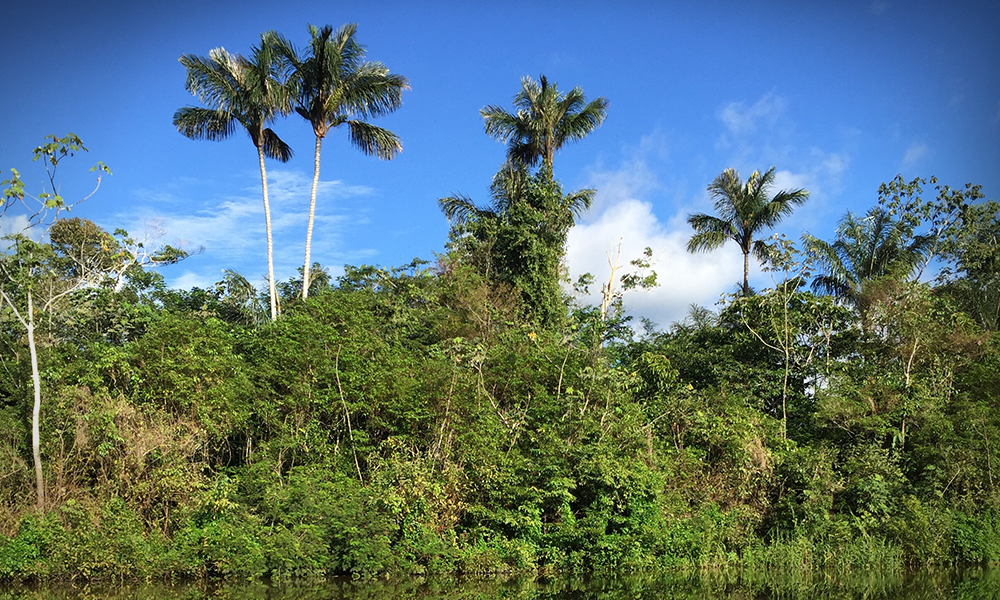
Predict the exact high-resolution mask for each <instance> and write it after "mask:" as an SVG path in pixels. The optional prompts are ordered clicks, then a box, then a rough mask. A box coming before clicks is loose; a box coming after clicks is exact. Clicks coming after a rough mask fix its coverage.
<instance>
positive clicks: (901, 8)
mask: <svg viewBox="0 0 1000 600" xmlns="http://www.w3.org/2000/svg"><path fill="white" fill-rule="evenodd" d="M486 6H489V8H485V7H486ZM4 21H5V35H4V36H3V37H2V38H0V49H2V52H3V56H6V57H8V58H7V65H6V69H5V78H4V79H5V82H4V87H3V91H2V92H0V109H2V110H0V114H2V115H3V116H2V118H0V168H2V169H3V171H4V173H5V174H6V173H9V168H11V167H16V168H18V169H19V170H20V171H21V173H22V175H24V176H25V178H26V180H27V181H28V183H29V189H34V190H40V189H41V183H42V181H43V177H44V175H43V173H42V171H41V170H40V165H38V164H32V163H31V162H30V151H31V149H32V148H33V147H35V146H36V145H38V144H39V143H40V142H41V140H42V138H43V136H45V135H47V134H51V133H56V134H59V135H63V134H65V133H66V132H69V131H72V132H74V133H76V134H77V135H79V136H80V137H81V138H82V139H83V140H84V143H85V144H86V145H87V146H88V148H89V149H90V153H89V155H85V156H83V157H81V158H79V159H74V161H75V163H76V164H70V163H66V166H65V168H64V169H63V170H62V172H61V173H60V178H61V181H62V185H63V193H64V195H65V196H67V197H72V196H73V194H81V193H85V191H88V190H87V188H86V186H87V184H88V183H89V181H90V180H89V179H88V176H87V174H86V173H85V169H84V167H89V166H90V165H91V164H92V163H93V162H94V161H97V160H101V161H104V162H105V163H107V164H108V165H109V166H110V168H111V169H112V171H113V172H114V175H113V176H112V177H110V178H106V179H105V181H104V183H103V185H102V187H101V189H100V191H99V192H98V193H97V194H96V195H95V196H94V197H93V198H91V199H90V200H88V201H87V202H86V203H84V204H81V205H80V206H79V207H78V208H77V209H76V210H75V211H74V214H76V215H78V216H82V217H86V218H89V219H92V220H94V221H95V222H97V223H98V224H100V225H102V226H104V227H105V228H108V229H111V228H114V227H124V228H127V229H128V230H129V231H130V232H132V233H133V234H134V235H137V236H140V237H142V236H146V235H148V236H150V238H156V239H158V241H159V243H171V244H178V243H182V244H185V245H186V246H187V247H189V248H196V247H199V246H204V248H205V250H204V252H202V253H201V254H199V255H197V256H193V257H192V258H190V259H188V260H187V261H184V262H183V263H181V264H179V265H175V266H173V267H170V268H168V269H165V270H164V275H165V276H166V277H167V279H168V281H169V282H170V283H171V284H173V285H176V286H179V287H190V286H193V285H199V286H207V285H210V284H211V283H213V282H214V281H217V280H218V279H220V278H221V271H222V269H224V268H235V269H237V270H239V271H241V272H242V273H243V274H245V275H246V276H247V277H249V278H250V279H251V280H254V281H261V277H262V275H263V274H264V273H266V261H265V254H264V250H265V245H264V232H263V230H264V225H263V212H262V209H261V202H260V181H259V174H258V171H257V165H256V156H255V151H254V148H253V146H252V144H251V143H250V141H249V139H248V138H247V137H246V136H245V135H244V134H242V133H240V134H238V135H236V136H234V137H233V138H232V139H230V140H228V141H224V142H206V141H192V140H189V139H186V138H184V137H183V136H181V135H180V134H179V133H177V131H176V130H175V129H174V127H173V126H172V124H171V119H172V115H173V113H174V111H175V110H176V109H178V108H180V107H182V106H185V105H191V104H195V99H194V98H193V97H192V96H190V95H189V94H188V93H187V92H186V91H185V90H184V68H183V67H182V66H181V65H180V63H179V62H178V61H177V59H178V57H179V56H180V55H181V54H183V53H193V54H201V55H207V54H208V51H209V50H210V49H212V48H214V47H217V46H223V47H225V48H226V49H227V50H229V51H231V52H248V51H249V49H250V46H251V45H252V44H254V43H255V42H256V41H258V40H259V36H260V34H261V33H262V32H263V31H266V30H268V29H275V30H277V31H279V32H281V33H282V34H284V35H285V36H286V37H288V38H290V39H291V40H292V41H294V42H296V43H297V44H299V45H300V46H302V45H304V44H305V41H306V39H307V35H308V33H307V29H306V26H307V24H308V23H313V24H316V25H324V24H331V25H333V26H335V27H337V26H339V25H341V24H344V23H347V22H356V23H358V34H357V37H358V39H359V40H360V41H361V42H362V43H364V44H365V45H366V46H367V48H368V58H369V59H371V60H379V61H382V62H384V63H385V64H386V65H387V66H388V67H389V68H390V69H391V70H392V71H394V72H396V73H400V74H402V75H405V76H406V77H407V78H409V80H410V83H411V86H412V90H411V91H409V92H406V93H405V94H404V104H403V107H402V108H401V109H400V110H399V111H398V112H397V113H395V114H393V115H391V116H389V117H386V118H382V119H379V120H377V121H376V122H377V124H379V125H381V126H384V127H387V128H389V129H392V130H393V131H395V132H396V133H398V134H399V135H400V136H401V137H402V139H403V146H404V151H403V153H402V154H401V155H400V156H399V157H397V158H396V159H394V160H392V161H389V162H384V161H379V160H377V159H374V158H371V157H366V156H364V155H362V154H360V153H359V152H358V151H356V150H355V149H353V148H352V147H351V146H350V145H349V144H348V142H347V140H346V137H345V134H344V132H342V131H334V132H332V133H331V134H330V135H329V136H328V137H327V140H326V141H325V143H324V153H323V165H322V180H323V184H322V189H321V193H320V198H319V205H318V209H317V212H318V217H317V226H316V232H315V235H314V248H313V258H314V259H315V260H318V261H320V262H321V263H323V264H324V265H328V266H330V267H331V271H333V272H334V273H335V274H336V273H339V272H340V271H341V266H342V265H343V264H345V263H348V264H362V263H367V264H381V265H387V266H388V265H398V264H402V263H405V262H408V261H409V260H410V259H412V258H414V257H421V258H425V259H431V260H433V256H434V253H435V252H441V251H442V250H443V247H444V243H445V241H446V239H447V231H448V225H447V222H446V221H445V219H444V217H443V216H442V215H441V213H440V212H439V210H438V208H437V203H436V200H437V198H440V197H442V196H447V195H450V194H452V193H455V192H462V193H466V194H469V195H470V196H472V197H473V199H475V200H478V201H480V202H484V203H485V202H486V200H487V188H488V184H489V181H490V177H491V176H492V174H493V173H494V172H495V171H496V169H497V167H498V166H499V164H500V162H501V161H502V159H503V155H504V148H503V146H502V145H501V144H499V143H497V142H495V141H493V140H491V139H490V138H488V137H487V136H486V135H485V134H484V133H483V129H482V121H481V118H480V116H479V112H478V111H479V109H480V108H482V107H483V106H485V105H487V104H500V105H503V106H508V107H509V106H510V102H511V98H512V97H513V95H514V94H515V93H516V92H517V90H518V89H519V86H520V78H521V77H522V76H524V75H530V76H532V77H535V78H537V77H538V75H539V74H545V75H546V76H547V77H548V79H549V81H555V82H558V85H559V88H560V89H569V88H572V87H573V86H580V87H582V88H583V90H584V91H585V92H586V94H587V96H588V98H595V97H597V96H604V97H606V98H607V99H608V100H609V102H610V106H609V109H608V119H607V121H606V122H605V124H604V125H603V126H602V127H601V128H600V129H599V130H598V131H596V132H595V133H594V134H592V135H591V136H590V137H589V138H587V139H586V140H584V141H582V142H580V143H577V144H574V145H571V146H567V147H566V148H564V149H563V151H562V152H561V153H560V154H559V155H557V157H556V162H555V174H556V177H557V178H558V179H560V180H561V181H562V183H563V185H564V187H565V188H566V189H578V188H581V187H596V188H597V190H598V196H597V203H596V204H595V206H594V208H593V210H591V212H590V213H589V214H588V215H586V216H585V217H584V218H583V219H582V220H581V222H580V224H579V225H578V227H577V228H575V229H574V230H573V232H572V233H571V236H570V243H569V248H568V255H567V261H568V266H569V269H570V271H571V273H572V274H573V276H574V277H575V275H577V274H579V273H580V272H583V271H590V272H592V273H593V274H594V275H595V276H596V277H597V279H598V280H602V279H604V278H606V277H607V274H608V272H609V267H608V258H607V257H608V254H609V253H610V254H612V255H614V253H615V248H616V247H617V246H618V243H619V240H621V241H622V263H627V261H628V260H629V259H631V258H633V257H635V256H637V255H638V254H639V253H640V252H641V250H642V248H643V247H645V246H651V247H652V248H653V250H654V260H655V268H656V270H657V272H658V273H659V274H660V278H661V282H662V286H661V287H660V288H658V289H657V290H655V291H653V292H649V293H644V294H636V295H633V296H630V297H626V303H627V304H628V305H629V306H630V307H631V308H632V310H633V312H635V313H637V314H643V315H646V316H649V317H651V318H652V319H653V320H654V321H656V322H658V323H660V324H661V325H664V326H665V325H668V324H669V323H670V322H671V321H673V320H675V319H680V318H683V316H684V314H685V313H686V311H687V307H688V305H689V304H691V303H700V304H704V305H711V304H712V303H713V302H715V301H716V299H717V298H718V297H719V295H720V294H722V293H724V292H727V291H732V290H733V289H734V284H735V282H736V281H737V279H739V278H740V272H741V262H740V256H739V255H738V253H737V251H736V250H735V248H733V247H728V248H726V249H724V250H720V251H717V252H714V253H711V254H706V255H696V256H692V255H688V254H686V253H685V252H684V251H683V246H684V243H685V242H686V240H687V239H688V238H689V237H690V235H691V230H690V228H689V227H688V226H687V224H686V222H685V217H686V216H687V215H688V214H689V213H691V212H694V211H710V210H711V205H710V202H709V200H708V197H707V194H706V192H705V188H706V186H707V185H708V184H709V183H710V182H711V181H712V179H713V178H714V177H715V176H717V175H718V174H719V173H721V172H722V171H723V170H724V169H726V168H728V167H733V168H736V169H738V170H739V171H740V173H741V175H744V176H745V175H746V174H749V172H751V171H753V170H754V169H760V170H764V169H767V168H768V167H770V166H772V165H773V166H775V167H776V168H777V169H778V173H779V177H778V183H779V186H780V187H805V188H806V189H808V190H810V191H811V193H812V198H811V199H810V200H809V202H808V203H807V204H806V205H804V206H803V207H801V208H800V209H798V211H797V212H796V213H795V214H794V215H792V216H791V217H790V218H788V219H786V220H785V222H784V223H783V225H782V226H781V227H780V231H783V232H785V233H787V234H788V235H789V236H791V237H793V238H796V239H797V238H798V237H799V235H800V234H801V233H802V232H803V231H809V232H810V233H812V234H814V235H817V236H819V237H825V238H831V237H832V232H833V229H834V227H835V226H836V222H837V220H838V219H839V218H840V217H841V216H842V215H843V214H844V212H845V211H846V210H848V209H850V210H854V211H864V210H866V209H867V208H869V207H870V206H872V205H873V204H874V203H875V201H876V190H877V188H878V185H879V183H880V182H882V181H888V180H890V179H892V178H893V177H894V176H895V175H896V174H897V173H900V174H902V175H903V176H904V177H905V178H907V179H910V178H912V177H917V176H920V177H929V176H931V175H936V176H937V177H938V178H939V179H940V180H941V181H942V182H943V183H947V184H949V185H951V186H953V187H954V186H959V185H963V184H965V183H966V182H974V183H979V184H982V185H983V186H984V190H985V192H986V194H987V196H988V197H994V198H996V197H997V196H998V190H1000V68H998V67H997V64H998V62H997V57H1000V36H997V35H996V32H997V31H998V30H1000V4H997V3H995V2H986V1H983V2H948V3H945V2H934V3H932V2H899V1H891V0H884V1H883V0H876V1H874V2H872V1H870V0H867V1H861V2H850V1H845V2H792V1H772V0H751V1H743V2H717V1H706V2H695V1H691V2H652V1H649V2H628V1H625V2H618V3H608V2H602V3H596V2H580V1H577V2H558V1H556V2H534V3H525V2H509V3H492V4H489V5H486V4H481V3H475V2H432V1H422V2H406V3H404V2H391V1H369V2H354V3H350V2H340V3H333V2H318V1H317V2H307V1H304V2H287V3H283V4H282V5H280V6H279V5H278V4H276V3H263V2H255V1H246V2H211V1H207V0H202V1H200V2H190V1H181V2H169V3H157V2H127V3H125V2H121V3H116V2H104V3H92V2H50V3H37V2H33V3H26V2H21V3H19V6H14V7H8V8H7V9H6V10H5V15H4ZM274 128H275V129H276V131H277V132H278V133H279V135H281V136H282V138H283V139H285V140H286V141H287V142H288V143H289V144H291V145H292V147H293V149H294V150H295V152H296V155H295V157H294V159H293V160H292V161H291V162H289V163H286V164H278V163H269V164H268V169H269V171H268V173H269V179H270V187H271V194H272V212H273V218H274V220H275V254H276V256H275V264H276V269H277V271H278V276H279V278H281V279H284V278H287V277H289V276H291V275H292V274H293V273H294V272H295V269H296V268H297V267H298V266H300V265H301V263H302V254H303V244H304V239H305V215H306V211H307V209H308V191H309V188H308V185H309V179H310V177H311V174H312V143H313V141H312V132H311V130H310V128H309V127H308V125H307V124H306V123H305V122H304V121H302V120H301V119H300V118H298V117H294V118H293V117H290V118H288V119H285V120H283V121H279V122H278V123H276V124H275V125H274ZM5 177H6V175H5ZM30 186H34V187H33V188H32V187H30ZM4 218H5V219H7V220H8V222H7V223H6V224H0V229H5V228H6V229H9V228H10V227H11V225H12V222H11V221H10V216H8V217H4ZM754 283H756V285H760V286H766V285H767V283H768V279H767V275H766V274H759V273H758V274H757V275H756V276H755V280H754Z"/></svg>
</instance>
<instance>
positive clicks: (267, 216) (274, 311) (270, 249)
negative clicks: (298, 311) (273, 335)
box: [257, 146, 278, 321]
mask: <svg viewBox="0 0 1000 600" xmlns="http://www.w3.org/2000/svg"><path fill="white" fill-rule="evenodd" d="M257 160H258V161H259V162H260V185H261V187H262V188H263V190H264V230H265V231H266V232H267V288H268V295H269V296H270V297H271V320H272V321H276V320H278V294H277V288H276V287H275V285H274V245H273V243H272V242H271V205H270V203H268V200H267V170H266V169H265V168H264V148H263V146H261V147H258V148H257Z"/></svg>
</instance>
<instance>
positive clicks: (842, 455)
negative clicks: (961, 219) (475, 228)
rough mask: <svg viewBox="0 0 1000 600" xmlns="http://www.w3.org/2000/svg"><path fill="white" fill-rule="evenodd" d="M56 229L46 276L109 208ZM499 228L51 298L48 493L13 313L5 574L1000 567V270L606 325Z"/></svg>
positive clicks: (770, 295) (63, 270) (43, 285)
mask: <svg viewBox="0 0 1000 600" xmlns="http://www.w3.org/2000/svg"><path fill="white" fill-rule="evenodd" d="M542 187H543V188H544V187H545V186H542ZM551 191H552V190H551V189H550V190H549V192H551ZM549 192H546V193H549ZM552 210H557V209H552ZM72 222H73V221H63V222H62V223H72ZM491 223H492V224H491V227H495V226H496V223H495V222H491ZM516 223H518V222H515V224H514V225H511V227H516V226H517V224H516ZM993 226H994V227H995V226H996V220H995V214H994V220H993ZM537 229H538V228H537V227H536V228H532V230H533V231H537ZM55 231H56V232H57V233H58V235H53V238H55V239H56V240H58V241H59V242H60V243H61V244H62V245H58V244H55V243H54V242H53V243H50V244H37V245H30V244H27V243H26V242H24V241H23V240H22V243H21V245H19V246H18V247H17V249H18V252H15V253H11V254H8V255H7V257H6V258H5V260H8V261H16V260H20V261H22V262H24V261H27V260H28V257H26V256H25V255H24V254H25V253H34V254H32V258H33V260H36V261H39V264H41V263H45V264H46V267H45V268H39V269H37V270H36V271H35V273H36V280H35V281H34V283H32V284H31V287H32V289H35V290H36V291H37V293H42V291H43V290H50V291H51V290H53V289H59V288H60V286H65V285H68V283H67V281H69V280H71V279H72V277H73V270H74V268H78V267H79V257H81V256H91V257H92V258H94V260H92V261H90V263H89V264H91V265H95V264H99V263H100V262H101V261H100V260H97V259H96V257H100V256H104V259H107V256H108V255H107V254H106V252H107V250H105V249H106V248H108V243H107V240H108V238H105V237H103V236H107V234H101V233H98V231H99V230H97V229H91V228H87V227H77V228H71V227H64V228H57V229H56V230H55ZM491 231H492V230H491ZM74 232H75V234H76V235H77V236H78V237H73V235H71V234H74ZM88 232H89V233H90V234H92V235H98V236H99V237H98V240H100V241H98V242H96V243H95V242H94V241H93V239H90V238H88V237H87V234H88ZM522 233H523V231H522ZM506 235H509V236H511V237H517V232H507V234H506ZM483 239H486V238H485V237H484V238H483ZM994 239H995V238H994ZM101 241H103V242H104V244H103V246H102V244H101ZM560 243H561V242H560ZM967 245H968V244H967ZM974 246H975V248H977V249H978V250H977V251H978V252H980V253H982V252H985V250H984V247H981V246H980V245H974ZM512 247H514V248H517V249H516V250H514V251H516V252H521V251H522V250H521V249H520V248H521V246H518V245H517V244H514V245H512ZM970 247H971V246H970ZM786 248H787V246H786ZM113 251H114V249H113V248H112V249H111V252H113ZM484 252H485V250H484V249H483V247H482V245H481V244H479V243H478V242H477V241H476V238H474V237H469V236H468V235H461V236H459V237H458V238H457V239H456V241H455V242H453V244H452V250H451V252H450V253H448V254H446V255H443V256H441V257H439V260H438V262H437V263H436V264H434V265H427V264H423V263H421V262H419V261H415V262H414V263H413V264H411V265H407V266H405V267H402V268H397V269H383V268H377V267H348V268H347V269H346V272H345V274H344V275H343V276H342V277H339V278H336V279H334V280H331V278H329V277H328V276H325V275H322V274H323V271H322V269H320V268H317V269H316V270H315V272H316V273H317V274H318V275H319V276H316V277H314V278H313V289H312V293H311V294H310V296H309V298H308V300H306V301H302V300H301V299H300V298H299V297H298V287H300V286H301V282H296V281H289V282H287V283H286V284H284V285H283V286H281V289H283V290H284V295H283V297H282V298H281V304H282V317H281V318H280V319H278V320H277V321H274V322H271V321H269V320H268V319H267V318H266V313H264V314H261V313H262V312H263V311H264V310H266V308H265V307H266V306H267V300H266V298H261V297H258V296H257V295H256V294H253V293H249V294H248V291H252V288H250V287H249V286H248V285H246V282H245V280H242V278H240V277H239V276H238V275H237V274H235V273H230V274H229V275H228V276H227V278H226V280H224V281H222V282H220V283H219V284H218V285H217V286H216V287H214V288H213V289H207V290H202V289H192V290H170V289H166V288H165V287H164V286H163V284H162V281H161V279H160V278H159V277H158V276H157V275H156V274H153V273H150V272H148V271H146V270H143V269H142V268H141V267H138V266H134V265H133V266H132V267H131V268H130V271H129V273H128V284H127V285H126V286H124V287H123V288H121V289H119V290H117V291H116V290H115V289H114V287H112V286H111V285H110V282H105V284H103V285H98V286H90V287H85V288H81V289H78V290H76V291H73V292H72V293H70V294H67V295H66V296H64V299H65V300H64V301H60V302H57V303H55V304H54V305H52V308H51V309H50V310H49V312H47V313H45V314H39V315H37V316H36V321H37V324H38V331H37V332H36V337H37V338H38V339H39V343H38V346H39V348H38V353H39V357H38V360H39V364H40V365H41V381H42V390H43V397H44V398H45V400H44V404H43V407H44V410H43V411H42V412H41V423H40V431H41V456H42V458H43V465H44V479H45V486H46V489H47V495H46V501H45V506H44V510H41V511H39V510H37V509H35V508H34V506H33V504H34V500H35V495H34V487H33V480H32V470H31V462H30V459H29V457H30V451H29V439H30V435H29V430H28V423H29V422H30V418H29V412H30V403H29V401H28V399H29V398H30V397H31V389H30V388H31V385H30V381H31V378H30V364H29V353H28V351H27V348H26V347H25V342H24V334H23V332H22V331H20V330H19V329H18V328H17V327H16V326H15V325H16V323H13V322H11V321H5V323H7V326H5V328H4V329H3V337H2V343H3V345H4V352H3V354H2V361H0V365H2V368H0V454H2V455H3V459H2V461H0V462H2V464H4V465H5V467H4V471H3V472H2V473H0V477H2V485H0V532H2V534H3V535H2V537H0V578H3V579H15V580H23V579H50V578H64V577H65V578H78V577H122V578H124V577H134V576H150V575H153V576H157V575H165V574H173V575H180V576H194V577H200V576H219V577H239V578H245V577H259V576H266V575H269V576H277V577H282V576H292V577H318V576H325V575H332V574H351V575H356V576H362V577H371V576H378V575H382V574H386V573H434V572H439V573H440V572H447V573H493V572H504V571H517V570H538V571H542V572H545V571H554V570H558V571H567V570H568V571H578V570H591V569H598V570H601V569H644V568H654V567H669V568H681V569H692V568H726V567H758V566H761V567H763V566H783V567H789V566H791V567H794V568H800V569H806V570H809V569H819V568H845V569H847V568H858V567H878V568H885V567H887V566H889V567H899V566H902V565H904V564H907V563H936V564H951V563H958V562H984V561H993V560H997V559H1000V506H998V499H1000V495H998V490H997V488H996V483H997V477H1000V473H995V472H994V471H995V469H996V466H995V465H994V462H995V460H996V457H997V456H998V455H1000V416H998V412H997V411H996V410H995V408H996V406H997V401H998V398H997V394H998V393H1000V343H998V338H997V336H996V335H995V333H994V332H995V326H996V321H995V320H993V321H984V320H981V319H978V318H976V316H975V315H978V314H981V313H982V314H986V313H987V312H988V311H984V310H982V309H983V308H984V307H982V306H978V308H977V306H973V305H970V303H971V302H980V303H982V302H985V301H987V300H988V299H989V298H995V297H996V296H995V290H996V274H995V271H993V274H992V277H993V279H992V280H991V281H983V280H982V279H981V278H980V279H975V278H974V277H976V275H975V274H973V273H972V272H971V270H968V271H956V274H955V275H954V278H953V279H952V280H950V281H948V282H947V283H945V284H942V285H938V286H937V287H931V286H930V285H928V284H925V283H918V282H912V281H906V280H905V279H898V278H893V277H892V276H891V275H887V276H885V277H883V278H880V279H875V280H872V281H870V282H869V283H868V284H866V286H865V291H864V294H865V296H864V297H865V298H866V299H867V300H866V302H864V303H861V304H860V305H861V306H864V307H865V308H864V311H865V312H864V314H863V315H862V314H861V312H860V310H859V309H858V308H857V306H858V305H851V304H847V303H844V302H838V301H836V300H835V298H834V297H833V296H829V295H817V294H815V293H813V292H810V291H807V290H806V289H805V288H804V287H803V285H804V279H803V278H802V277H801V274H799V275H796V276H795V277H790V278H787V279H780V283H779V285H776V286H775V287H774V288H773V289H769V290H763V291H761V292H759V293H756V294H753V295H749V296H736V297H732V298H730V299H729V301H728V302H727V303H726V304H725V305H724V306H722V307H721V309H720V310H719V311H718V312H712V311H708V310H705V309H700V310H693V311H692V314H691V316H690V317H689V318H688V319H687V320H686V321H685V322H682V323H677V324H674V325H673V326H672V327H671V328H669V329H667V330H665V331H655V330H651V331H648V332H647V333H646V334H644V335H637V334H634V333H633V330H632V329H631V328H630V327H629V323H628V317H626V316H624V315H623V312H622V310H621V302H620V299H619V301H618V302H616V303H615V305H613V306H612V309H611V310H610V311H609V312H608V314H607V316H606V317H605V318H604V319H602V318H601V316H600V312H599V310H598V309H597V308H596V307H589V306H580V305H578V304H576V303H574V302H573V301H572V300H571V299H570V298H569V297H568V296H567V295H566V294H565V293H561V292H559V293H556V292H553V293H534V294H533V293H525V291H524V288H523V287H520V286H516V285H513V284H511V283H510V281H511V279H513V278H512V277H510V276H509V275H506V274H505V275H499V274H498V273H506V272H505V271H501V270H498V269H491V268H490V261H489V260H488V259H489V255H488V254H484ZM991 252H994V253H995V252H996V250H995V242H993V246H992V250H991ZM507 258H509V257H507ZM104 259H102V260H104ZM493 259H494V262H495V263H502V262H503V260H504V257H493ZM963 260H965V259H963ZM46 261H47V262H46ZM954 264H956V265H958V266H957V267H956V268H961V269H966V268H967V267H965V266H964V265H965V264H966V263H954ZM993 268H995V267H993ZM521 276H523V279H522V281H524V282H526V283H524V284H522V285H526V286H530V285H538V286H543V287H544V286H558V285H559V282H558V280H553V279H551V278H550V277H549V276H548V274H546V273H545V272H539V271H535V272H534V275H532V274H521ZM532 277H533V278H532ZM25 285H27V284H25ZM975 286H983V288H982V289H987V291H991V293H993V294H994V296H989V295H988V294H986V293H978V294H969V293H968V292H967V291H966V290H968V289H969V288H975ZM990 286H992V287H990ZM24 289H25V287H24V286H21V287H13V286H9V285H8V286H6V290H7V294H8V295H11V294H16V293H20V292H23V291H24ZM550 289H556V290H557V289H558V288H550ZM46 293H49V292H46ZM535 298H542V299H545V301H549V300H548V299H550V298H554V302H555V304H548V305H545V306H535V305H533V304H532V303H531V302H532V300H533V299H535ZM5 314H6V313H5ZM8 316H9V315H8Z"/></svg>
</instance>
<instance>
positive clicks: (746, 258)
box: [743, 252, 750, 298]
mask: <svg viewBox="0 0 1000 600" xmlns="http://www.w3.org/2000/svg"><path fill="white" fill-rule="evenodd" d="M749 295H750V253H749V252H744V253H743V297H744V298H746V297H748V296H749Z"/></svg>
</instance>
